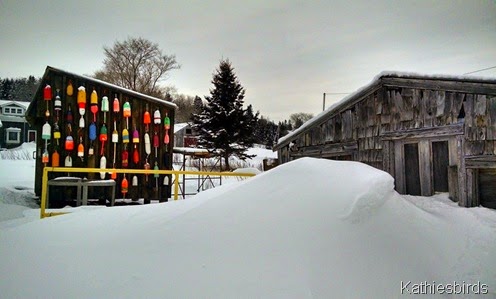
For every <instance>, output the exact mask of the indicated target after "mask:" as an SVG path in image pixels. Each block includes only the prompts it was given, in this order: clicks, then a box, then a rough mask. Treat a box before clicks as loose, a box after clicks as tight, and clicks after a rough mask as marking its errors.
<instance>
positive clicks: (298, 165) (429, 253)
mask: <svg viewBox="0 0 496 299" xmlns="http://www.w3.org/2000/svg"><path fill="white" fill-rule="evenodd" d="M433 200H434V199H433ZM492 212H494V211H490V210H488V209H482V208H481V209H465V208H459V207H457V206H452V205H449V204H447V203H444V202H441V201H437V204H435V205H432V204H429V203H428V200H425V202H424V203H422V202H420V203H419V204H414V201H413V200H410V198H409V197H407V198H405V197H403V196H400V195H398V194H397V193H396V192H395V191H394V190H393V179H392V178H391V177H390V176H389V174H387V173H384V172H382V171H379V170H377V169H374V168H372V167H369V166H366V165H364V164H360V163H356V162H345V161H330V160H319V159H312V158H302V159H299V160H296V161H293V162H291V163H286V164H283V165H281V166H278V167H276V168H274V169H272V170H271V171H268V172H265V173H262V174H259V175H257V176H255V177H253V178H251V179H248V180H245V181H242V182H239V183H235V184H229V185H225V186H221V187H217V188H215V189H211V190H208V191H205V192H202V193H200V194H198V195H197V196H195V197H193V198H190V199H188V200H185V201H175V202H169V203H164V204H156V205H146V206H133V207H113V208H102V209H92V210H88V209H82V210H80V211H79V212H77V213H73V214H70V215H64V216H58V217H54V218H50V219H45V220H40V221H36V222H31V223H27V224H25V225H22V226H18V227H14V228H9V229H3V230H2V231H1V234H0V252H2V254H1V255H0V269H2V270H1V271H2V272H1V273H2V277H1V278H0V289H1V290H2V297H4V298H12V297H19V298H33V297H37V296H39V294H40V291H41V290H43V296H44V297H50V298H74V297H79V298H136V297H141V298H143V297H155V298H158V297H160V298H198V297H201V298H239V297H244V298H254V297H255V298H260V297H263V298H396V297H400V287H401V282H404V283H407V282H408V281H410V282H411V283H421V282H425V281H427V282H433V281H435V282H436V283H453V281H458V282H459V283H460V284H461V283H462V282H468V283H476V282H477V281H480V282H481V283H485V284H488V285H489V292H491V294H492V295H493V296H494V295H495V294H496V293H495V292H496V291H495V287H496V285H495V281H496V267H495V265H496V236H495V234H494V231H495V228H496V220H495V219H496V217H495V216H494V213H492ZM464 297H467V296H464Z"/></svg>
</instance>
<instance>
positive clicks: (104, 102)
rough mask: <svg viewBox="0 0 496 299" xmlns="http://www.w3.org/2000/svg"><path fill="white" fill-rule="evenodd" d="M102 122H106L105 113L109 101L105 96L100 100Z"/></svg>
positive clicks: (107, 109) (107, 110)
mask: <svg viewBox="0 0 496 299" xmlns="http://www.w3.org/2000/svg"><path fill="white" fill-rule="evenodd" d="M102 112H103V122H104V123H106V122H107V112H109V100H108V97H107V96H104V97H103V98H102Z"/></svg>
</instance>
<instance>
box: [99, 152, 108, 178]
mask: <svg viewBox="0 0 496 299" xmlns="http://www.w3.org/2000/svg"><path fill="white" fill-rule="evenodd" d="M105 168H107V158H105V156H102V157H101V158H100V169H105ZM100 178H101V179H102V180H103V179H105V172H100Z"/></svg>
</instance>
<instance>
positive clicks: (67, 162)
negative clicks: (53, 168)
mask: <svg viewBox="0 0 496 299" xmlns="http://www.w3.org/2000/svg"><path fill="white" fill-rule="evenodd" d="M64 166H65V167H72V158H71V155H67V157H65V161H64Z"/></svg>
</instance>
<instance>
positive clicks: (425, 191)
mask: <svg viewBox="0 0 496 299" xmlns="http://www.w3.org/2000/svg"><path fill="white" fill-rule="evenodd" d="M418 150H419V170H420V187H421V190H422V191H421V195H422V196H431V195H432V194H434V190H433V186H432V161H431V143H430V142H429V141H428V140H421V141H420V142H419V146H418Z"/></svg>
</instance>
